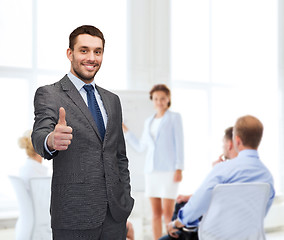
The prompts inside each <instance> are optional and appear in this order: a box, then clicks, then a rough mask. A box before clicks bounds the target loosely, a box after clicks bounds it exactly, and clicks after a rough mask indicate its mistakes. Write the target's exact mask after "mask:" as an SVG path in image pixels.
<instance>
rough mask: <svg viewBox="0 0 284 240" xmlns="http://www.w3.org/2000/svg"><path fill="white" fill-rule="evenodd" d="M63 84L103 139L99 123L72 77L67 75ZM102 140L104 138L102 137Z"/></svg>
mask: <svg viewBox="0 0 284 240" xmlns="http://www.w3.org/2000/svg"><path fill="white" fill-rule="evenodd" d="M60 82H61V86H62V89H63V91H64V92H66V94H67V95H68V97H69V98H70V99H71V100H72V101H73V103H74V104H75V105H76V106H77V107H78V108H79V109H80V110H81V112H82V113H83V115H84V116H85V117H86V118H87V120H88V121H89V123H90V125H91V126H92V128H93V129H94V131H95V132H96V134H97V135H98V137H99V138H100V139H101V136H100V134H99V130H98V128H97V125H96V123H95V121H94V118H93V116H92V114H91V112H90V110H89V108H88V106H87V105H86V103H85V101H84V100H83V98H82V96H81V94H80V93H79V92H78V90H77V89H76V87H75V86H74V84H73V83H72V82H71V81H70V79H69V78H68V77H67V75H66V76H65V77H64V78H63V79H62V80H61V81H60ZM101 140H102V139H101Z"/></svg>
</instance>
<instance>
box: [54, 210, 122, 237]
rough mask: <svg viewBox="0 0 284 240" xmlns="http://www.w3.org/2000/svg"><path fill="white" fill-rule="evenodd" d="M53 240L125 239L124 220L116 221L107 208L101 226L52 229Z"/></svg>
mask: <svg viewBox="0 0 284 240" xmlns="http://www.w3.org/2000/svg"><path fill="white" fill-rule="evenodd" d="M52 234H53V240H77V239H78V240H79V239H80V240H125V239H126V220H125V221H123V222H116V221H115V220H114V219H113V217H112V215H111V213H110V210H109V208H108V210H107V214H106V218H105V220H104V222H103V224H102V225H101V226H99V227H98V228H95V229H88V230H65V229H52Z"/></svg>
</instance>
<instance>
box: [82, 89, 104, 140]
mask: <svg viewBox="0 0 284 240" xmlns="http://www.w3.org/2000/svg"><path fill="white" fill-rule="evenodd" d="M83 88H84V89H85V90H86V92H87V99H88V107H89V109H90V111H91V113H92V115H93V118H94V120H95V122H96V124H97V127H98V130H99V132H100V135H101V137H102V140H104V136H105V131H106V129H105V125H104V120H103V116H102V113H101V110H100V108H99V105H98V102H97V99H96V97H95V94H94V87H93V85H84V87H83Z"/></svg>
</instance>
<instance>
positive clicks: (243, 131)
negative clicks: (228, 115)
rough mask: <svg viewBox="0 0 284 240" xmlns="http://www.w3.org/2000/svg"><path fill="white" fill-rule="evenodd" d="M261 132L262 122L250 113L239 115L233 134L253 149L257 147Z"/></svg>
mask: <svg viewBox="0 0 284 240" xmlns="http://www.w3.org/2000/svg"><path fill="white" fill-rule="evenodd" d="M262 133H263V125H262V123H261V122H260V121H259V120H258V119H257V118H256V117H254V116H251V115H246V116H243V117H240V118H239V119H238V120H237V122H236V124H235V126H234V134H235V135H236V136H239V137H240V139H241V140H242V142H243V145H244V146H247V147H251V148H253V149H257V148H258V146H259V144H260V141H261V138H262Z"/></svg>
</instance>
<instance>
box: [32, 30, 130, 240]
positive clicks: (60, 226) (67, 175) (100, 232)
mask: <svg viewBox="0 0 284 240" xmlns="http://www.w3.org/2000/svg"><path fill="white" fill-rule="evenodd" d="M104 46H105V39H104V36H103V33H102V32H101V31H100V30H99V29H98V28H96V27H94V26H90V25H83V26H80V27H78V28H76V29H75V30H74V31H73V32H72V33H71V34H70V36H69V48H68V49H67V57H68V59H69V60H70V63H71V70H70V72H69V73H68V74H67V75H65V76H64V77H63V78H62V79H61V80H60V81H58V82H56V83H54V84H51V85H48V86H43V87H40V88H39V89H38V90H37V91H36V94H35V99H34V106H35V122H34V128H33V134H32V141H33V145H34V147H35V150H36V151H37V152H38V153H39V154H40V155H41V156H43V157H45V158H46V159H52V158H53V176H52V192H51V227H52V232H53V239H54V240H75V239H80V240H90V239H92V240H106V239H107V240H125V239H126V220H127V218H128V216H129V214H130V212H131V210H132V207H133V204H134V200H133V199H132V197H131V195H130V190H131V189H130V177H129V170H128V159H127V156H126V151H125V142H124V136H123V131H122V112H121V105H120V100H119V98H118V96H117V95H115V94H113V93H111V92H109V91H107V90H105V89H103V88H101V87H99V86H98V85H97V84H95V81H94V77H95V75H96V73H97V72H98V71H99V69H100V67H101V64H102V60H103V53H104Z"/></svg>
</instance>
